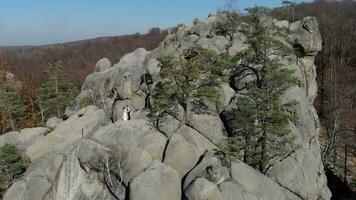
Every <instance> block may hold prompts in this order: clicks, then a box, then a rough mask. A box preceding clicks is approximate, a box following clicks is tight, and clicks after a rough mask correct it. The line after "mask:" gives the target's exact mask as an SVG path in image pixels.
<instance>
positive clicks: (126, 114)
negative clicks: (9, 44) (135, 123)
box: [122, 105, 131, 121]
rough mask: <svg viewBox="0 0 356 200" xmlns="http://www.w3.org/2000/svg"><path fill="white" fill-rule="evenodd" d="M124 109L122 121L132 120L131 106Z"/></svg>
mask: <svg viewBox="0 0 356 200" xmlns="http://www.w3.org/2000/svg"><path fill="white" fill-rule="evenodd" d="M122 109H123V112H122V119H123V120H124V121H128V120H130V118H131V116H130V114H131V108H130V106H129V105H126V106H124V107H123V108H122Z"/></svg>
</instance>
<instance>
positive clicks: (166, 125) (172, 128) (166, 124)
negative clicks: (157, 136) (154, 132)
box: [157, 114, 182, 137]
mask: <svg viewBox="0 0 356 200" xmlns="http://www.w3.org/2000/svg"><path fill="white" fill-rule="evenodd" d="M181 123H182V122H181V121H179V120H178V119H176V118H175V117H173V116H172V115H169V114H164V115H163V116H162V117H160V118H159V119H158V123H157V128H158V130H160V131H162V132H163V133H164V134H165V135H166V136H167V137H171V136H172V135H173V133H175V132H176V131H177V129H178V128H179V126H180V125H181Z"/></svg>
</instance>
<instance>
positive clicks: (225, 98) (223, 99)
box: [217, 84, 236, 113]
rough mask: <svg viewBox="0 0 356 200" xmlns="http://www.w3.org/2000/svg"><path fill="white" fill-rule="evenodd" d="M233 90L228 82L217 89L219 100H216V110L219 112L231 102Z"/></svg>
mask: <svg viewBox="0 0 356 200" xmlns="http://www.w3.org/2000/svg"><path fill="white" fill-rule="evenodd" d="M235 94H236V93H235V90H233V89H232V88H231V87H230V86H229V85H228V84H224V85H222V87H221V89H220V90H219V102H218V106H217V107H218V111H219V113H221V112H222V111H223V110H224V109H225V107H226V106H228V105H229V104H230V102H231V99H232V98H233V97H234V96H235Z"/></svg>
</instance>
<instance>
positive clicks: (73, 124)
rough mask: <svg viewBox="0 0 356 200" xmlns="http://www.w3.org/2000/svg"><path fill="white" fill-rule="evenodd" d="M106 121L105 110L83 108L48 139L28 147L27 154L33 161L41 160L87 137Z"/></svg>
mask: <svg viewBox="0 0 356 200" xmlns="http://www.w3.org/2000/svg"><path fill="white" fill-rule="evenodd" d="M106 120H107V119H106V117H105V113H104V111H103V110H101V109H97V108H96V107H95V106H88V107H86V108H83V109H81V110H79V111H78V112H76V113H75V114H74V115H72V116H71V117H70V118H69V119H67V120H66V121H64V122H62V123H61V124H59V125H58V126H57V127H56V128H55V129H54V130H53V131H52V132H51V133H49V134H48V135H47V136H46V137H43V138H41V139H40V140H38V141H36V142H35V143H34V144H32V145H31V146H30V147H28V148H27V150H26V153H27V155H29V156H30V158H31V159H36V158H39V157H41V156H42V155H44V154H46V153H48V152H50V151H51V150H53V148H54V147H56V146H59V145H63V144H65V143H71V142H73V141H75V140H77V139H80V138H82V137H86V136H87V135H89V134H90V133H92V132H93V131H95V130H97V129H98V128H99V127H100V126H101V125H103V124H104V123H105V122H106Z"/></svg>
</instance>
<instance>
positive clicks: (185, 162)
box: [164, 134, 200, 177]
mask: <svg viewBox="0 0 356 200" xmlns="http://www.w3.org/2000/svg"><path fill="white" fill-rule="evenodd" d="M199 157H200V155H199V154H198V150H197V148H196V147H195V146H194V145H193V144H191V143H189V142H187V141H186V140H185V139H184V137H183V136H181V135H180V134H174V135H173V136H172V137H171V139H170V140H169V143H168V146H167V148H166V151H165V157H164V164H166V165H169V166H171V167H172V168H173V169H175V170H176V171H177V172H178V173H179V174H180V175H181V177H183V176H184V175H185V174H186V173H187V172H189V171H190V170H191V169H192V168H193V167H194V166H195V165H196V163H197V162H198V160H199Z"/></svg>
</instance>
